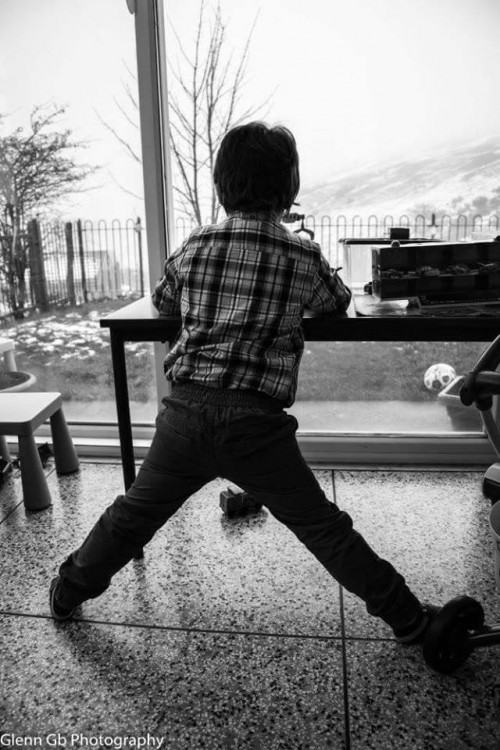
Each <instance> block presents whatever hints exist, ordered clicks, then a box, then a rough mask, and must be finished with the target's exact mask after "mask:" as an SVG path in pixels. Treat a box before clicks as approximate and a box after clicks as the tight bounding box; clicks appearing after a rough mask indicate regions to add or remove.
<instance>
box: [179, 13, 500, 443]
mask: <svg viewBox="0 0 500 750" xmlns="http://www.w3.org/2000/svg"><path fill="white" fill-rule="evenodd" d="M193 7H194V6H193V4H186V3H184V4H182V3H167V6H166V10H167V16H168V20H167V28H166V36H167V48H168V55H169V64H170V67H169V91H170V95H169V98H170V117H171V125H172V143H171V145H172V158H173V173H174V192H175V196H176V204H175V211H176V229H177V238H176V239H177V244H178V243H180V242H181V240H182V239H183V238H184V237H185V235H186V234H187V232H188V231H189V230H190V228H191V227H193V226H196V225H197V224H200V223H205V222H207V221H218V220H221V219H222V218H223V217H224V213H223V211H222V210H221V209H219V208H218V206H217V203H216V201H214V198H213V194H212V193H211V165H212V164H213V155H214V152H215V151H216V148H217V146H218V143H219V140H220V138H221V137H222V135H223V134H224V131H225V129H226V127H227V125H228V124H235V123H237V122H239V121H241V120H243V121H248V120H249V119H265V120H266V121H267V122H269V123H273V124H274V123H282V124H284V125H286V126H288V127H289V128H290V129H291V130H292V131H293V133H294V134H295V136H296V139H297V143H298V148H299V154H300V157H301V183H302V186H301V192H300V194H299V201H300V203H301V205H300V207H299V208H298V209H297V210H298V211H300V212H301V213H303V214H304V216H305V225H306V226H307V227H309V228H310V229H312V230H313V231H314V233H315V239H316V240H317V241H319V242H320V244H321V245H322V248H323V251H324V253H325V255H326V256H327V257H328V259H329V261H330V264H331V266H335V267H338V266H343V270H342V271H341V274H344V275H345V278H346V276H347V267H346V261H348V260H349V258H350V256H349V257H348V256H347V254H346V246H345V243H342V240H343V239H344V240H345V239H346V238H375V239H376V238H381V239H386V238H388V236H389V230H390V228H391V227H394V226H401V227H407V228H409V231H410V237H412V238H423V239H428V240H430V239H436V240H466V239H469V240H470V239H471V238H473V237H475V238H478V237H479V236H480V234H479V233H483V234H482V235H481V236H484V237H487V238H492V237H494V236H495V235H496V234H498V233H500V229H499V220H500V204H499V200H500V187H499V186H498V180H497V174H498V166H499V161H500V156H499V154H500V139H499V137H498V132H500V130H499V128H500V107H499V106H498V101H497V100H496V98H495V95H494V92H495V91H497V90H498V88H499V86H500V48H499V47H498V44H497V43H496V36H495V34H496V30H497V28H498V22H499V21H500V7H499V6H498V5H497V4H495V3H491V2H490V1H489V0H478V2H477V3H474V4H471V3H469V2H467V1H466V0H458V2H457V0H443V2H439V3H431V2H417V3H415V2H399V1H397V0H380V2H377V3H373V2H372V1H371V0H352V2H349V3H342V4H340V5H339V4H338V3H332V2H330V1H327V0H311V2H309V3H306V4H305V3H303V2H300V3H299V2H297V1H295V0H291V1H290V0H287V2H286V3H285V2H284V0H266V3H260V2H257V1H255V2H253V1H249V2H247V3H244V4H237V5H235V4H234V3H231V2H229V0H221V2H220V3H219V4H218V5H217V6H215V7H219V8H220V17H218V16H217V11H216V10H215V7H214V6H212V5H210V4H205V5H204V11H203V16H202V18H201V22H200V17H199V16H198V18H197V17H196V13H194V12H193ZM197 7H198V6H197ZM247 42H248V47H247V46H246V44H247ZM240 64H241V67H238V66H239V65H240ZM240 74H241V75H240ZM193 82H194V83H193ZM207 82H210V84H211V87H207V86H206V85H205V84H207ZM214 84H215V85H214ZM193 85H194V89H193ZM214 92H215V94H214ZM207 94H208V99H207ZM233 95H234V96H233ZM210 97H211V98H210ZM233 104H234V109H231V107H232V106H233ZM195 117H196V120H195ZM207 118H208V119H207ZM193 144H194V145H195V146H196V148H195V149H194V150H193ZM299 226H300V224H298V223H297V224H295V225H290V227H289V228H290V229H291V230H292V231H294V230H297V229H298V228H299ZM358 250H359V249H358ZM351 270H352V275H353V277H354V282H355V283H356V285H357V289H356V291H359V292H361V293H362V292H363V287H364V284H365V283H367V282H368V281H370V279H371V254H370V245H367V246H366V247H365V248H362V249H361V250H359V252H358V253H357V255H356V254H355V253H353V263H352V269H351ZM484 346H485V345H484V344H459V343H457V344H455V343H450V344H439V345H438V344H426V343H415V344H405V343H401V342H394V343H387V344H380V343H369V342H367V343H364V342H363V343H352V344H348V343H333V342H332V343H331V344H329V343H315V344H313V343H307V344H306V352H305V354H304V359H303V364H302V369H301V377H300V386H299V392H298V400H297V403H296V405H295V407H294V409H295V411H296V412H297V413H299V412H300V415H301V420H300V421H301V426H302V429H303V430H309V429H311V430H313V429H321V430H327V431H328V430H331V431H337V430H340V431H353V430H354V431H356V430H362V431H370V430H373V431H393V430H396V429H401V430H403V431H409V432H418V431H424V432H425V431H429V432H443V431H462V430H478V429H480V420H479V416H478V414H477V413H475V410H474V409H469V410H468V411H467V412H466V413H465V412H464V410H462V409H458V412H457V409H456V408H455V406H456V401H454V400H453V398H452V397H450V398H449V399H448V400H447V399H446V398H443V397H439V391H440V388H433V389H431V390H429V389H428V388H427V387H426V386H425V384H424V375H425V372H426V370H427V369H428V367H429V366H430V365H432V364H440V363H444V364H448V365H450V366H451V367H453V368H454V371H455V372H456V374H457V375H461V374H464V373H465V372H466V371H467V369H468V368H469V367H470V365H471V364H472V363H473V362H474V361H475V359H476V357H477V355H478V353H479V352H480V351H482V349H483V348H484ZM368 405H370V408H367V406H368Z"/></svg>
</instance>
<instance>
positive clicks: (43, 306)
mask: <svg viewBox="0 0 500 750" xmlns="http://www.w3.org/2000/svg"><path fill="white" fill-rule="evenodd" d="M28 247H29V260H30V277H31V284H32V287H33V297H34V299H35V305H36V306H37V307H39V308H40V311H41V312H48V311H49V310H50V304H49V299H48V295H47V280H46V278H45V267H44V258H43V247H42V237H41V234H40V225H39V223H38V220H37V219H31V221H29V222H28Z"/></svg>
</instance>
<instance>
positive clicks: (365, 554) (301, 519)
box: [217, 412, 422, 631]
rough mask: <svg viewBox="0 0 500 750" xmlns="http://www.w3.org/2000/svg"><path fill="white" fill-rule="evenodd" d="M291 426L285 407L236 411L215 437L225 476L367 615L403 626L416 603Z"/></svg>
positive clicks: (417, 613)
mask: <svg viewBox="0 0 500 750" xmlns="http://www.w3.org/2000/svg"><path fill="white" fill-rule="evenodd" d="M296 428H297V421H296V419H295V417H292V416H290V415H288V414H286V413H285V412H281V413H277V414H264V413H260V414H257V413H254V414H253V415H252V414H248V413H247V414H246V415H245V414H243V413H240V414H239V415H235V416H234V418H233V420H232V422H228V426H227V430H225V431H224V433H223V435H221V438H220V441H219V443H218V452H217V460H218V463H219V465H220V466H221V467H222V473H223V475H224V476H225V477H226V478H227V479H230V480H231V481H234V482H235V483H236V484H237V485H239V486H240V487H241V488H242V489H244V490H245V491H247V492H249V493H250V494H251V495H253V496H254V497H255V498H256V499H258V501H259V502H262V503H263V505H265V506H266V507H267V508H268V509H269V510H270V512H271V513H272V515H273V516H275V518H277V519H278V520H279V521H281V522H282V523H284V524H285V525H286V526H287V527H288V528H289V529H290V530H291V531H292V532H293V533H294V534H295V535H296V536H297V537H298V538H299V539H300V541H301V542H303V544H304V545H305V546H306V547H307V548H308V549H309V550H310V551H311V552H312V553H313V554H314V555H315V556H316V557H317V559H318V560H319V561H320V562H321V563H322V564H323V565H324V567H325V568H326V569H327V570H328V572H329V573H330V574H331V575H332V576H333V577H334V578H335V579H336V580H337V581H338V582H339V583H340V584H341V585H342V586H344V587H345V588H346V589H347V590H348V591H351V592H352V593H354V594H356V595H357V596H358V597H360V598H361V599H362V600H363V601H364V602H365V604H366V608H367V610H368V612H369V613H370V614H372V615H376V616H379V617H381V618H382V619H383V620H385V622H387V624H389V625H390V626H391V627H392V628H393V629H394V630H396V631H397V630H401V629H402V630H403V631H404V630H405V629H406V628H407V627H411V625H412V624H413V623H414V622H416V621H417V620H419V618H421V617H422V605H421V604H420V602H419V601H418V599H417V598H416V597H415V595H414V594H413V593H412V592H411V591H410V589H409V588H408V586H407V585H406V583H405V580H404V578H403V576H402V575H401V574H400V573H398V572H397V571H396V570H395V568H394V567H393V566H392V565H391V564H390V563H389V562H387V561H386V560H383V559H381V558H380V557H379V556H378V555H377V554H376V553H375V552H374V550H372V549H371V547H370V546H369V545H368V544H367V542H366V541H365V540H364V539H363V537H362V536H361V535H360V534H359V533H358V532H356V531H355V530H354V529H353V524H352V519H351V518H350V516H349V515H348V514H347V513H345V512H344V511H341V510H340V509H339V508H338V507H337V505H336V504H334V503H332V502H330V501H329V500H328V499H327V497H326V496H325V494H324V492H323V490H322V489H321V487H320V486H319V484H318V481H317V480H316V477H315V476H314V474H313V472H312V471H311V469H310V468H309V467H308V466H307V464H306V463H305V461H304V459H303V457H302V455H301V453H300V449H299V447H298V444H297V440H296V437H295V431H296Z"/></svg>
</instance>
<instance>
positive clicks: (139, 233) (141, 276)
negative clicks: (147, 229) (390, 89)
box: [134, 216, 144, 297]
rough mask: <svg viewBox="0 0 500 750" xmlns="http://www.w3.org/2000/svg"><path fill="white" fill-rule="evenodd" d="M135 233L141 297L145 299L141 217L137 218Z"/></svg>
mask: <svg viewBox="0 0 500 750" xmlns="http://www.w3.org/2000/svg"><path fill="white" fill-rule="evenodd" d="M134 229H135V231H136V232H137V247H138V250H139V283H140V285H141V286H140V290H141V297H144V266H143V259H142V225H141V217H140V216H138V217H137V221H136V224H135V226H134Z"/></svg>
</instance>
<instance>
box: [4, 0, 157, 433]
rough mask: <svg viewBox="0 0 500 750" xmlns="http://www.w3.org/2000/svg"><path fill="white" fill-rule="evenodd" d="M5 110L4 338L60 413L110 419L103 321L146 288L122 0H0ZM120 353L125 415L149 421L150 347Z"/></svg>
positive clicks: (128, 35)
mask: <svg viewBox="0 0 500 750" xmlns="http://www.w3.org/2000/svg"><path fill="white" fill-rule="evenodd" d="M0 115H1V116H2V119H1V122H0V156H1V157H2V158H1V160H0V165H1V166H0V176H1V180H0V188H1V190H0V241H1V261H2V262H1V264H0V337H2V338H5V337H7V338H9V339H12V340H13V341H14V342H15V345H16V363H17V367H18V368H19V369H20V370H26V371H28V372H31V373H32V374H34V375H35V376H36V378H37V384H36V387H37V388H39V389H41V390H57V391H60V392H61V393H62V394H63V396H64V400H65V412H66V416H67V419H68V420H77V421H99V422H106V421H108V420H110V421H114V420H115V419H116V408H115V402H114V388H113V382H112V368H111V356H110V349H109V333H108V331H107V330H103V329H101V328H100V326H99V318H100V317H102V316H103V315H104V314H106V313H107V312H108V311H112V310H114V309H116V308H118V307H122V306H123V305H125V304H126V303H127V302H129V301H132V300H133V299H136V298H139V297H140V296H142V295H143V294H145V293H146V294H147V293H148V292H149V289H148V286H149V282H148V273H147V247H146V237H145V226H144V205H143V187H142V173H141V144H140V131H139V116H138V91H137V75H136V51H135V32H134V18H133V16H132V15H131V14H130V13H129V12H128V10H127V6H126V3H125V0H106V2H101V0H85V2H77V3H68V2H67V0H5V2H3V3H2V23H1V26H0ZM127 350H128V352H129V353H128V355H127V356H128V364H129V367H130V383H131V398H132V400H133V401H136V402H137V404H134V403H133V404H132V413H133V414H134V413H137V415H138V417H139V419H141V421H144V420H145V419H152V418H153V415H154V413H155V411H156V404H155V395H154V393H153V391H154V377H153V372H154V370H153V367H152V356H151V347H149V346H148V345H135V346H130V347H127ZM149 401H151V408H149V406H147V407H146V408H145V404H148V403H149Z"/></svg>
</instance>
